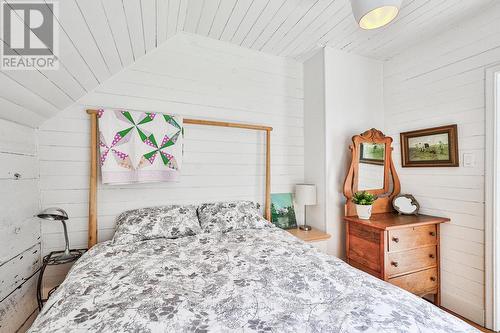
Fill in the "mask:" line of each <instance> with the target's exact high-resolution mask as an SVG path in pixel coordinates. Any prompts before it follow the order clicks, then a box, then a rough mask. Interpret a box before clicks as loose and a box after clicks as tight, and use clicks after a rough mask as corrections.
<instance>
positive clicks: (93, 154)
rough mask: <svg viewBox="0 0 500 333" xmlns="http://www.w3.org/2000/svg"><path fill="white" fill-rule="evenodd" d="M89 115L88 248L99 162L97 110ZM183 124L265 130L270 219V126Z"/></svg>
mask: <svg viewBox="0 0 500 333" xmlns="http://www.w3.org/2000/svg"><path fill="white" fill-rule="evenodd" d="M87 113H88V114H89V115H90V179H89V180H90V184H89V185H90V187H89V223H88V224H89V237H88V248H89V249H90V248H91V247H92V246H94V245H95V244H96V243H97V180H98V176H97V164H98V162H99V158H98V155H99V147H98V142H99V141H98V140H99V131H98V124H97V118H98V117H97V114H98V110H87ZM183 122H184V125H185V124H189V125H203V126H218V127H232V128H242V129H247V130H254V131H265V132H266V178H265V181H266V185H265V188H266V195H265V206H264V217H265V218H266V219H267V220H269V221H270V220H271V131H272V130H273V128H272V127H269V126H262V125H253V124H242V123H229V122H223V121H212V120H201V119H190V118H184V120H183Z"/></svg>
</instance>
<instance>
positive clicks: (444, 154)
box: [400, 124, 459, 168]
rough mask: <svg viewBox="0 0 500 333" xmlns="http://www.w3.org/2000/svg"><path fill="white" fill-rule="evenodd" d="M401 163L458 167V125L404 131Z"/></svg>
mask: <svg viewBox="0 0 500 333" xmlns="http://www.w3.org/2000/svg"><path fill="white" fill-rule="evenodd" d="M400 139H401V165H402V167H403V168H409V167H458V166H459V160H458V134H457V125H456V124H455V125H446V126H440V127H433V128H427V129H422V130H416V131H410V132H404V133H401V134H400Z"/></svg>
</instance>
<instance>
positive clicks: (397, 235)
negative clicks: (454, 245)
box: [387, 224, 437, 252]
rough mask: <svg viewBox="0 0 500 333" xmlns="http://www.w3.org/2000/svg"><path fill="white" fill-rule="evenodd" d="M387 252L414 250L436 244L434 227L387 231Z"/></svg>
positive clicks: (425, 226)
mask: <svg viewBox="0 0 500 333" xmlns="http://www.w3.org/2000/svg"><path fill="white" fill-rule="evenodd" d="M387 242H388V243H389V252H394V251H400V250H407V249H414V248H417V247H423V246H430V245H436V244H437V232H436V226H435V225H434V224H432V225H424V226H421V227H413V228H404V229H395V230H389V231H388V239H387Z"/></svg>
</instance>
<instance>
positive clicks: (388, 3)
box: [351, 0, 402, 30]
mask: <svg viewBox="0 0 500 333" xmlns="http://www.w3.org/2000/svg"><path fill="white" fill-rule="evenodd" d="M401 2H402V0H351V7H352V13H353V14H354V18H355V19H356V22H358V24H359V26H360V28H362V29H365V30H371V29H377V28H380V27H383V26H384V25H386V24H389V23H390V22H391V21H393V20H394V19H395V18H396V16H398V13H399V8H400V7H401Z"/></svg>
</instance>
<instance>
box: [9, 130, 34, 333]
mask: <svg viewBox="0 0 500 333" xmlns="http://www.w3.org/2000/svg"><path fill="white" fill-rule="evenodd" d="M16 173H18V174H19V176H20V178H19V179H16V177H15V174H16ZM38 209H39V191H38V161H37V156H36V138H35V130H33V129H32V128H28V127H25V126H22V125H18V124H15V123H12V122H10V121H5V120H0V212H1V214H0V332H14V331H16V330H18V329H21V330H23V329H22V327H23V324H24V323H26V326H24V327H29V324H31V321H32V320H33V319H34V314H35V315H36V311H35V310H36V309H37V305H36V293H35V290H36V280H37V277H38V275H37V274H36V272H37V270H38V268H39V265H40V223H39V221H38V219H35V218H33V215H35V214H36V213H37V212H38Z"/></svg>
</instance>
